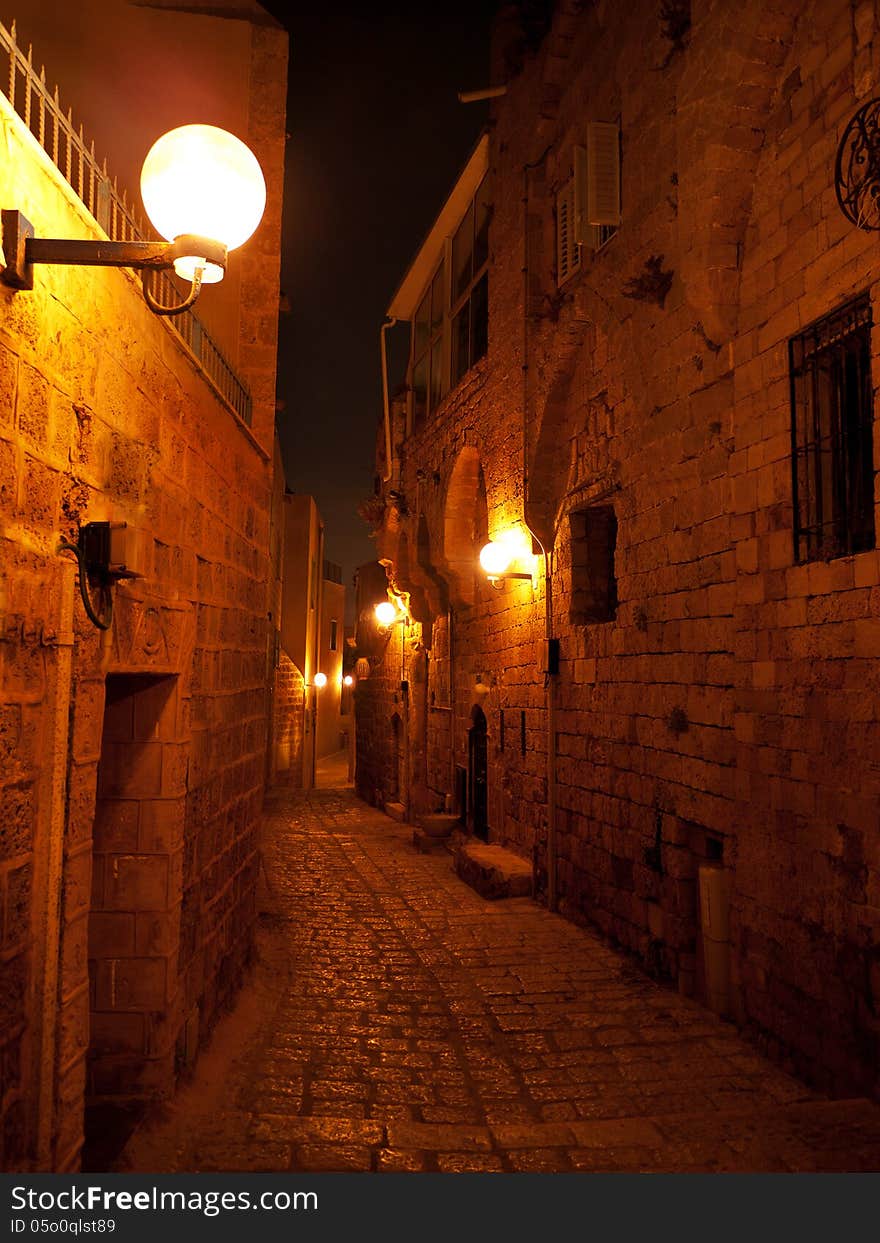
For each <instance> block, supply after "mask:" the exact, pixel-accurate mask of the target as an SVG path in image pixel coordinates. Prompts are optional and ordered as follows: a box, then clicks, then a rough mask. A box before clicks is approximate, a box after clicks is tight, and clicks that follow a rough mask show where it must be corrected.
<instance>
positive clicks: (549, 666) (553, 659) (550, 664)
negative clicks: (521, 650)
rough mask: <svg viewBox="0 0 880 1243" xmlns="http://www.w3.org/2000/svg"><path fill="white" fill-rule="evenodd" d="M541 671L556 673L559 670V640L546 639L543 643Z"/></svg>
mask: <svg viewBox="0 0 880 1243" xmlns="http://www.w3.org/2000/svg"><path fill="white" fill-rule="evenodd" d="M541 672H542V673H549V674H551V675H556V674H557V673H558V672H559V640H558V639H545V640H544V642H543V643H542V645H541Z"/></svg>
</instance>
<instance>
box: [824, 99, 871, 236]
mask: <svg viewBox="0 0 880 1243" xmlns="http://www.w3.org/2000/svg"><path fill="white" fill-rule="evenodd" d="M834 188H835V190H836V191H837V201H838V203H839V204H840V210H841V211H842V212H843V214H844V215H845V216H846V218H847V219H848V220H851V221H852V223H853V224H854V225H856V227H857V228H859V229H867V230H871V229H880V99H872V100H870V101H869V102H868V103H866V104H865V105H864V107H862V108H859V110H858V112H857V113H856V114H855V116H854V117H853V118H852V119H851V120H850V123H849V125H847V127H846V129H845V130H844V133H843V137H842V138H841V140H840V146H839V147H838V148H837V161H836V163H835V168H834Z"/></svg>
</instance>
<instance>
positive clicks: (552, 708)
mask: <svg viewBox="0 0 880 1243" xmlns="http://www.w3.org/2000/svg"><path fill="white" fill-rule="evenodd" d="M549 152H550V147H549V146H548V147H546V148H545V150H544V152H543V154H542V155H541V156H539V157H538V159H537V160H534V161H533V162H532V163H531V164H524V165H523V190H522V210H523V219H522V228H523V265H522V277H523V290H522V296H523V317H522V441H523V457H522V481H523V522H524V524H525V526H526V529H527V530H528V531H529V532H530V534H531V536H532V539H533V540H534V541H535V543H537V545H538V547H539V548H540V549H541V551H542V553H543V554H544V646H545V653H546V655H547V656H548V657H549V648H550V644H551V641H552V639H553V566H552V556H553V548H552V546H551V548H550V549H547V548H545V547H544V545H543V544H542V543H541V540H540V539H539V538H538V536H537V535H536V534H535V532H534V531H533V530H532V529H531V527H530V526H529V524H528V520H527V518H526V504H527V501H528V495H529V451H528V427H529V271H530V269H529V173H530V171H531V170H532V169H533V168H537V167H538V166H539V165H540V164H543V162H544V160H546V158H547V155H548V153H549ZM548 663H549V662H548ZM557 676H558V675H557V674H554V673H551V672H550V670H549V668H548V669H546V670H545V672H544V711H545V716H546V723H547V741H546V746H547V760H546V774H547V907H548V909H549V910H551V911H555V910H556V907H557V903H558V895H557V883H556V678H557Z"/></svg>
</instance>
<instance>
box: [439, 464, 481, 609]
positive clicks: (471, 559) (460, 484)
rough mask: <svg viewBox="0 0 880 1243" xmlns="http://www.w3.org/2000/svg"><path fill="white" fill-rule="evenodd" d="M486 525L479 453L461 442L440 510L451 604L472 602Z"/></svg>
mask: <svg viewBox="0 0 880 1243" xmlns="http://www.w3.org/2000/svg"><path fill="white" fill-rule="evenodd" d="M486 526H487V507H486V480H485V478H484V476H483V468H482V465H481V463H480V454H479V452H478V450H477V449H475V448H474V446H473V445H465V447H464V448H463V449H462V450H461V452H460V453H459V455H458V457H457V459H456V462H455V466H454V467H453V468H452V474H451V475H450V477H449V485H448V487H447V489H446V505H445V507H444V512H443V560H444V563H445V565H446V569H447V577H448V579H449V583H450V596H451V597H452V601H453V603H457V604H460V605H470V604H473V603H474V600H475V598H476V568H477V554H478V553H479V546H478V543H477V541H478V540H479V539H480V537H481V536H482V535H483V533H484V532H485V529H486Z"/></svg>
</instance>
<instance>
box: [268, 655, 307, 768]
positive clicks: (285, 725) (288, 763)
mask: <svg viewBox="0 0 880 1243" xmlns="http://www.w3.org/2000/svg"><path fill="white" fill-rule="evenodd" d="M305 694H306V691H305V679H304V678H303V675H302V674H301V673H300V671H299V669H297V667H296V665H295V664H294V663H293V661H292V660H291V659H290V657H289V656H288V655H287V653H286V652H285V651H284V650H283V649H282V651H281V656H280V663H279V665H278V668H277V670H276V671H275V757H274V779H275V780H276V781H280V782H283V783H284V784H285V785H287V784H289V785H292V786H294V787H296V788H297V789H300V788H301V787H302V783H303V728H304V724H305V718H304V713H305Z"/></svg>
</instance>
